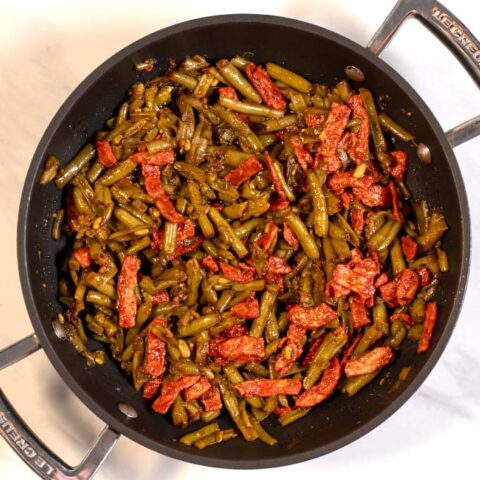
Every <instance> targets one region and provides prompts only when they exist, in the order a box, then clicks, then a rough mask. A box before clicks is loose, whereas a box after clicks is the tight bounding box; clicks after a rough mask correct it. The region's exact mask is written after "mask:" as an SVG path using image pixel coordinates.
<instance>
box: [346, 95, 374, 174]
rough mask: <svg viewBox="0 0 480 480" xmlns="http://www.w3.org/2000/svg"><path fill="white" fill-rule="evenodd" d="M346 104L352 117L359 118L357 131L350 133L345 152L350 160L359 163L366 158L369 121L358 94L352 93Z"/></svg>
mask: <svg viewBox="0 0 480 480" xmlns="http://www.w3.org/2000/svg"><path fill="white" fill-rule="evenodd" d="M348 106H349V107H350V108H351V109H352V111H353V114H352V118H353V119H354V120H360V125H359V126H358V131H357V132H355V133H353V132H352V133H351V135H350V142H349V146H348V148H347V153H348V155H350V157H351V158H352V160H353V161H354V162H355V163H356V164H357V165H360V164H361V163H365V162H366V161H367V160H368V136H369V133H370V122H369V121H368V114H367V111H366V110H365V107H364V106H363V101H362V97H361V96H360V95H352V96H351V97H350V99H349V100H348Z"/></svg>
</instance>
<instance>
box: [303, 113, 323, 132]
mask: <svg viewBox="0 0 480 480" xmlns="http://www.w3.org/2000/svg"><path fill="white" fill-rule="evenodd" d="M326 118H327V117H326V116H325V115H321V114H319V113H309V112H307V113H304V114H303V121H304V122H305V125H306V126H307V127H308V128H315V127H319V126H320V125H321V124H322V123H323V122H324V121H325V119H326Z"/></svg>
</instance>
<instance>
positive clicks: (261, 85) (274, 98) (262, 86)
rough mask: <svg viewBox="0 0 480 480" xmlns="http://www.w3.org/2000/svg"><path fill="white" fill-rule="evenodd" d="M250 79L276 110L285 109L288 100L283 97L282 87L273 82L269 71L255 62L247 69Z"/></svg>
mask: <svg viewBox="0 0 480 480" xmlns="http://www.w3.org/2000/svg"><path fill="white" fill-rule="evenodd" d="M245 73H246V74H247V77H248V79H249V80H250V81H251V82H252V85H253V86H254V87H255V90H256V91H257V92H258V93H259V95H260V96H261V97H262V100H263V101H264V102H265V103H266V104H267V105H268V106H269V107H270V108H275V109H276V110H285V108H287V102H286V101H285V99H284V98H283V95H282V92H280V89H279V88H278V87H277V86H276V85H275V84H274V83H273V81H272V79H271V78H270V76H269V75H268V73H267V71H266V70H265V69H264V68H263V67H262V66H260V65H255V64H254V63H253V62H251V63H249V64H248V65H247V68H246V69H245Z"/></svg>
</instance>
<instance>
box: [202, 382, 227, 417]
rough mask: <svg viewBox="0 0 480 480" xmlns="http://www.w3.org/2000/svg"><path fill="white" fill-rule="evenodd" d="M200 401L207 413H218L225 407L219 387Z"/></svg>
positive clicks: (211, 390) (213, 388)
mask: <svg viewBox="0 0 480 480" xmlns="http://www.w3.org/2000/svg"><path fill="white" fill-rule="evenodd" d="M200 401H201V402H202V403H203V408H204V410H205V411H206V412H217V411H218V410H221V409H222V407H223V404H222V397H221V396H220V391H219V390H218V388H217V387H212V388H211V389H210V390H209V391H208V392H207V393H206V394H205V395H203V397H202V398H200Z"/></svg>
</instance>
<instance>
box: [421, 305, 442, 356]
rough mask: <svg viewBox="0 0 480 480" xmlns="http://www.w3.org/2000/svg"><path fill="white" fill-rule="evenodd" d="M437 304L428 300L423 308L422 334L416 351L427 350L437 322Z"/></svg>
mask: <svg viewBox="0 0 480 480" xmlns="http://www.w3.org/2000/svg"><path fill="white" fill-rule="evenodd" d="M437 315H438V304H437V302H428V303H427V306H426V308H425V321H424V323H423V330H422V336H421V337H420V341H419V342H418V348H417V352H418V353H422V352H425V351H426V350H428V347H429V346H430V340H431V339H432V335H433V329H434V328H435V323H436V322H437Z"/></svg>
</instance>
